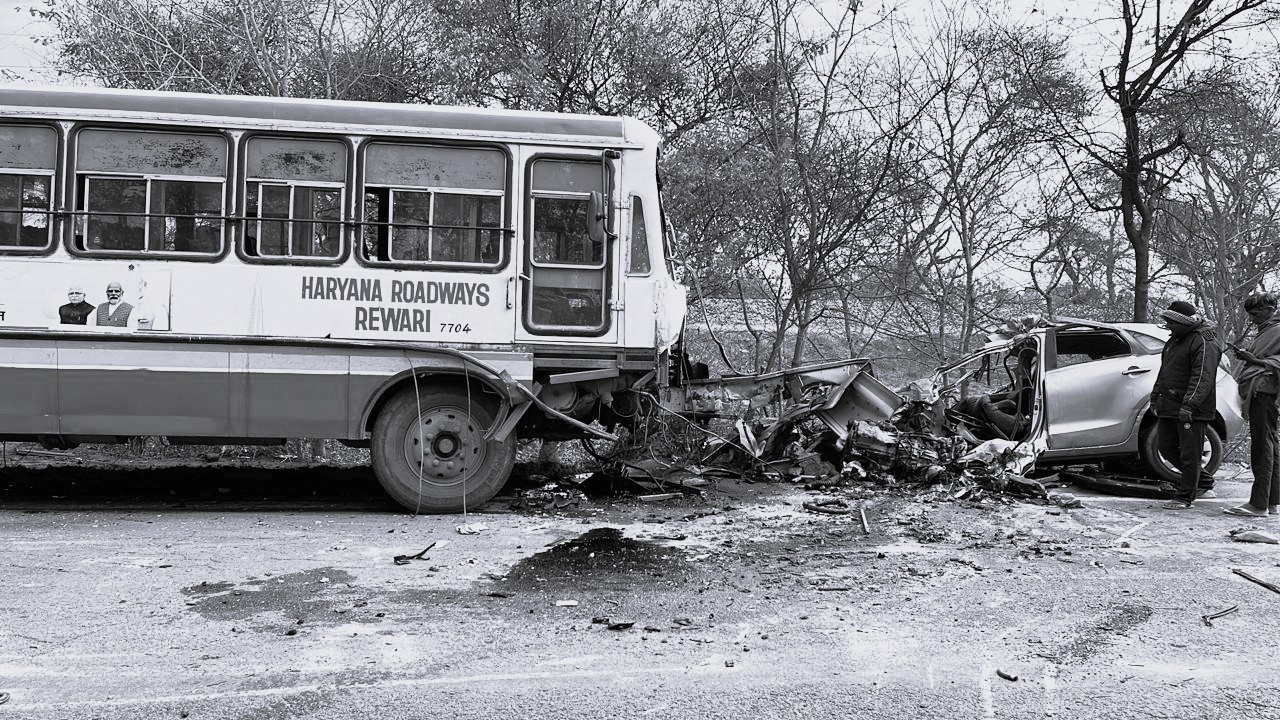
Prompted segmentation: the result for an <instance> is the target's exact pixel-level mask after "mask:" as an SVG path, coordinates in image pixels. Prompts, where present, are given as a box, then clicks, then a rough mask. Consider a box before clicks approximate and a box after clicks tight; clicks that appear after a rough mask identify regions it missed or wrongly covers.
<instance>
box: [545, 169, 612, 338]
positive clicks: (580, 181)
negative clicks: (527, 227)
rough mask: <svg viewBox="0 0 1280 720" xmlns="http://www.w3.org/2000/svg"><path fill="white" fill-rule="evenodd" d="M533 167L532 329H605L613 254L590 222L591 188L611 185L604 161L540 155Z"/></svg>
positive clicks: (549, 330) (580, 330)
mask: <svg viewBox="0 0 1280 720" xmlns="http://www.w3.org/2000/svg"><path fill="white" fill-rule="evenodd" d="M530 170H531V171H530V184H531V188H530V195H531V196H532V197H531V198H530V208H531V213H532V223H531V231H530V232H531V236H530V238H529V265H530V266H531V269H530V272H529V278H530V279H529V288H530V290H529V301H528V308H527V310H526V312H527V313H528V314H527V316H526V317H527V322H528V325H529V328H530V329H531V330H535V331H538V332H545V333H554V332H569V333H581V332H583V331H587V330H603V329H604V328H605V323H606V317H605V314H604V309H605V266H606V259H607V254H606V248H605V247H604V246H603V244H602V243H598V242H595V241H593V240H592V239H591V234H590V232H589V231H588V224H587V206H588V204H589V202H590V198H591V193H592V192H603V191H604V189H605V188H604V172H603V170H602V168H601V165H600V161H599V160H593V161H585V162H584V161H572V160H553V159H539V160H534V161H533V165H532V167H531V169H530Z"/></svg>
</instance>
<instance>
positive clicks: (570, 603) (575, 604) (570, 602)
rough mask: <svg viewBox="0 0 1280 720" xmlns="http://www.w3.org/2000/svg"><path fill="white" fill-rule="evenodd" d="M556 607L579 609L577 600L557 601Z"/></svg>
mask: <svg viewBox="0 0 1280 720" xmlns="http://www.w3.org/2000/svg"><path fill="white" fill-rule="evenodd" d="M556 607H578V601H577V600H557V601H556Z"/></svg>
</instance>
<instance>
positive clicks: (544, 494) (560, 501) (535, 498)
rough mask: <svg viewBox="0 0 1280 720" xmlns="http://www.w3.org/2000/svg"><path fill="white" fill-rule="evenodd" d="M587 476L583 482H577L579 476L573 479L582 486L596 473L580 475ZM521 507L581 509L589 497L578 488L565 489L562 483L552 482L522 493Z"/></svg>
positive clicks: (520, 498)
mask: <svg viewBox="0 0 1280 720" xmlns="http://www.w3.org/2000/svg"><path fill="white" fill-rule="evenodd" d="M580 475H582V476H585V478H584V479H583V480H581V481H580V480H577V477H578V476H574V478H571V480H573V481H574V482H575V483H578V484H581V483H582V482H585V480H586V479H590V478H591V477H593V476H595V473H580ZM518 502H519V505H520V507H522V508H546V509H552V510H561V509H564V508H567V507H569V506H571V505H572V506H576V507H581V506H582V505H584V504H585V503H586V502H587V495H586V493H584V492H583V491H582V490H580V489H578V488H576V487H571V488H569V487H564V486H562V485H561V484H560V483H555V482H550V483H546V484H544V485H543V486H542V487H538V488H532V489H529V490H525V491H524V492H522V493H520V497H519V501H518Z"/></svg>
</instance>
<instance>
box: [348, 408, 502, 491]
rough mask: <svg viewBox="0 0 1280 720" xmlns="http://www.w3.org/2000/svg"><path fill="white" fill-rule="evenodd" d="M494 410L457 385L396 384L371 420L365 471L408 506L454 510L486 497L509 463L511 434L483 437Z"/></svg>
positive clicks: (498, 485)
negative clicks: (401, 387) (369, 464)
mask: <svg viewBox="0 0 1280 720" xmlns="http://www.w3.org/2000/svg"><path fill="white" fill-rule="evenodd" d="M494 415H495V412H494V411H493V410H492V409H490V408H489V407H488V406H486V405H485V404H483V403H481V402H479V398H477V397H474V396H473V397H471V398H468V396H467V393H466V392H465V390H462V391H459V390H456V389H442V388H440V387H439V386H432V387H424V388H422V389H421V391H420V393H415V392H414V391H413V390H412V389H409V390H406V391H402V392H400V393H399V394H397V395H396V396H395V397H393V398H391V400H390V401H389V402H388V403H387V404H386V405H385V406H384V407H383V408H382V411H381V412H379V413H378V417H377V419H376V420H375V421H374V424H373V440H372V443H371V446H370V455H371V456H372V458H373V472H374V474H375V475H376V476H377V478H378V482H379V483H380V484H381V485H382V487H383V489H384V490H386V491H387V494H388V495H390V496H391V498H392V499H393V500H395V501H396V502H398V503H400V504H401V505H403V506H404V507H405V508H407V509H409V510H412V511H413V512H415V513H456V512H462V511H463V510H465V509H469V508H473V507H476V506H479V505H480V504H482V503H484V502H486V501H488V500H489V499H490V498H492V497H493V496H494V495H497V494H498V491H499V490H501V489H502V486H503V485H505V484H506V482H507V477H508V476H509V475H510V474H511V468H512V467H513V466H514V465H515V457H516V439H515V436H514V434H510V435H508V436H507V439H506V440H505V441H504V442H498V441H496V440H485V438H484V434H485V432H486V431H487V430H488V429H489V427H490V426H491V425H492V424H493V422H494Z"/></svg>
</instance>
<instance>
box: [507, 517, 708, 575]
mask: <svg viewBox="0 0 1280 720" xmlns="http://www.w3.org/2000/svg"><path fill="white" fill-rule="evenodd" d="M692 573H693V568H692V567H691V566H690V565H689V563H688V561H687V560H686V559H685V554H684V551H683V550H680V549H679V548H673V547H668V546H665V545H662V544H660V543H657V542H652V541H646V540H636V539H632V538H628V537H624V536H623V534H622V531H621V530H619V529H617V528H595V529H593V530H589V531H587V532H586V533H583V534H582V535H579V536H578V537H576V538H573V539H571V540H566V541H564V542H561V543H557V544H556V545H554V546H552V547H551V548H549V549H547V550H544V551H542V552H540V553H538V554H536V555H533V556H531V557H527V558H525V559H523V560H521V561H520V562H518V563H516V564H515V565H513V566H512V567H511V569H510V570H509V571H508V572H507V573H506V575H505V576H504V577H503V578H502V579H500V580H498V581H496V582H495V585H498V586H500V588H501V589H507V590H536V589H545V588H552V587H559V586H570V587H584V586H586V587H597V588H602V589H625V588H630V587H634V586H652V585H653V584H654V583H655V579H657V581H658V582H659V583H661V584H668V585H679V584H682V583H684V582H686V581H687V580H688V579H689V577H690V576H691V575H692Z"/></svg>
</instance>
